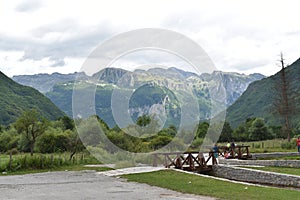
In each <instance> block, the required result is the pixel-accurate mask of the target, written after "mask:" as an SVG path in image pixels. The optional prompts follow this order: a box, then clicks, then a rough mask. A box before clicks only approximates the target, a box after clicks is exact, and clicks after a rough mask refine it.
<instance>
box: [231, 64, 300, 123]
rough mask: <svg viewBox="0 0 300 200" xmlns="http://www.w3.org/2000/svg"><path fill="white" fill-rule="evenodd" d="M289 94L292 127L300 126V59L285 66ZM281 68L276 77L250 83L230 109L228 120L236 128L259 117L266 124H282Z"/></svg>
mask: <svg viewBox="0 0 300 200" xmlns="http://www.w3.org/2000/svg"><path fill="white" fill-rule="evenodd" d="M285 76H286V80H287V85H288V87H287V91H286V93H287V96H288V100H289V104H290V108H291V111H290V113H289V114H290V119H291V123H292V126H295V125H300V124H299V122H300V104H299V102H300V84H299V81H300V59H298V60H296V61H295V62H294V63H293V64H291V65H289V66H287V67H286V68H285ZM281 80H282V79H281V71H279V72H278V73H276V74H275V75H273V76H270V77H268V78H264V79H262V80H259V81H255V82H253V83H251V84H250V85H249V86H248V88H247V90H246V91H245V92H244V93H243V94H242V95H241V97H240V98H239V99H238V100H237V101H235V102H234V103H233V104H232V105H231V106H230V107H229V108H228V109H227V121H228V122H230V124H231V125H232V126H233V127H236V126H238V125H239V124H240V123H242V122H245V120H247V119H248V118H253V117H260V118H263V119H264V120H265V122H266V123H268V124H269V125H273V126H280V125H281V124H282V122H283V121H284V119H283V118H282V117H281V116H280V115H279V114H278V100H279V99H280V97H281V92H280V91H281V87H282V81H281Z"/></svg>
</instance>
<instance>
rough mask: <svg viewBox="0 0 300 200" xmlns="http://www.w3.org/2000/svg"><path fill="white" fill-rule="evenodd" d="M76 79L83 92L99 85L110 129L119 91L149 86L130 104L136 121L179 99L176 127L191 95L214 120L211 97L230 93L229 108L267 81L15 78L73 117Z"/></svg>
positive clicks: (173, 117) (173, 114) (155, 74)
mask: <svg viewBox="0 0 300 200" xmlns="http://www.w3.org/2000/svg"><path fill="white" fill-rule="evenodd" d="M76 76H79V77H77V78H78V80H80V82H77V83H76V84H80V85H81V88H82V89H85V88H87V87H90V86H91V85H93V84H97V90H96V94H95V97H96V113H97V115H99V116H100V117H101V118H103V119H104V121H106V123H107V124H108V125H109V126H114V125H115V121H114V118H113V116H112V110H111V95H112V92H113V90H114V89H115V88H119V89H121V90H123V91H128V90H135V89H137V88H139V87H141V86H143V85H145V87H142V89H139V90H138V92H139V93H137V92H135V93H134V94H135V95H136V96H139V97H140V98H132V101H131V102H130V106H131V107H130V108H129V113H130V115H131V116H132V118H133V120H135V119H136V118H137V117H138V116H141V115H143V114H147V113H149V111H150V110H151V107H152V106H153V105H157V106H158V105H162V103H163V99H164V98H165V97H166V95H167V94H168V95H170V96H174V97H177V99H176V98H173V99H172V102H171V104H170V108H172V109H171V110H170V113H169V115H170V118H168V119H167V121H169V123H176V122H178V120H180V108H179V107H180V106H179V105H178V104H179V99H180V98H181V99H183V98H185V100H184V102H185V103H184V104H188V103H189V101H190V99H187V96H188V94H187V91H190V92H192V93H193V94H194V96H196V98H197V101H198V103H199V106H200V108H199V112H200V115H201V116H200V118H201V119H208V118H210V117H211V107H212V105H213V104H216V102H214V101H211V98H210V97H211V95H213V94H214V93H216V94H217V93H220V89H224V92H225V93H226V99H224V102H225V104H226V107H227V106H230V105H231V104H232V103H233V102H234V101H236V99H237V98H239V97H240V95H241V94H242V93H243V92H244V91H245V90H246V88H247V87H248V85H249V84H250V83H251V82H253V81H257V80H260V79H262V78H264V76H263V75H261V74H251V75H244V74H239V73H230V72H221V71H215V72H213V73H211V74H208V73H205V74H201V75H197V74H195V73H192V72H187V71H183V70H181V69H177V68H174V67H171V68H168V69H163V68H152V69H149V70H135V71H134V72H131V71H127V70H124V69H119V68H105V69H102V70H101V71H99V72H98V73H95V74H94V75H92V76H87V75H85V74H84V73H83V72H80V73H73V74H58V73H54V74H51V75H49V74H37V75H21V76H14V77H13V79H14V80H15V81H17V82H19V83H21V84H25V85H30V86H32V87H34V88H36V89H39V90H40V91H41V92H43V93H44V94H45V95H46V96H47V97H48V98H50V99H51V100H52V101H53V102H54V103H55V104H56V105H57V106H58V107H59V108H60V109H61V110H63V111H64V112H65V113H67V114H68V115H69V116H72V107H71V106H72V92H73V87H74V80H75V78H76ZM150 86H151V87H150ZM149 91H150V92H149ZM170 92H173V93H174V95H171V93H170ZM222 94H224V93H222ZM224 96H225V94H224ZM133 97H134V95H133ZM178 98H179V99H178ZM221 98H224V97H221ZM220 111H221V110H220Z"/></svg>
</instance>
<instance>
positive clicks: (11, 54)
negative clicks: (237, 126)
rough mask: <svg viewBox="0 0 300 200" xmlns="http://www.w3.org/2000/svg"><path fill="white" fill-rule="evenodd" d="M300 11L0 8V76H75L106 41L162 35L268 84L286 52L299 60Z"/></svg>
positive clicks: (272, 4) (228, 5) (241, 5)
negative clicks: (143, 32) (173, 35)
mask: <svg viewBox="0 0 300 200" xmlns="http://www.w3.org/2000/svg"><path fill="white" fill-rule="evenodd" d="M298 4H299V3H298V1H297V0H294V1H292V0H290V1H289V0H284V1H283V0H278V1H255V0H251V1H248V0H245V1H240V0H226V1H224V0H219V1H217V0H215V1H211V0H210V1H201V0H195V1H194V0H190V1H182V0H181V1H177V0H163V1H161V0H151V1H143V0H126V1H122V0H119V1H116V0H109V1H91V0H84V1H74V0H72V1H71V0H70V1H69V0H45V1H41V0H24V1H19V0H14V1H4V0H0V71H2V72H3V73H5V74H7V75H8V76H13V75H21V74H37V73H53V72H59V73H73V72H75V71H79V70H80V69H81V67H82V65H83V63H84V62H85V60H86V59H87V57H88V56H89V55H90V54H91V53H92V52H93V50H95V49H96V47H97V46H99V45H101V44H102V43H103V42H104V41H107V40H109V39H110V38H112V37H114V36H116V35H118V34H121V33H124V32H128V31H132V30H135V29H141V28H160V29H167V30H171V31H176V32H178V33H180V34H183V35H185V36H186V37H188V38H190V39H192V40H193V41H195V42H196V43H197V44H198V45H199V46H201V47H202V48H203V49H204V51H205V52H206V53H207V54H208V56H209V57H210V58H211V60H212V61H213V63H214V65H215V67H216V68H217V69H218V70H222V71H228V72H238V73H245V74H250V73H262V74H264V75H266V76H269V75H272V74H275V73H276V72H277V71H279V70H280V67H279V62H278V60H279V55H280V52H283V55H284V58H285V62H286V64H292V63H293V62H294V61H295V60H297V59H298V58H299V57H300V51H299V49H300V25H299V19H300V12H299V5H298ZM146 54H147V53H144V54H143V53H141V52H139V53H137V54H136V55H135V56H134V55H131V56H129V57H130V59H129V58H128V59H127V60H126V59H124V60H123V62H119V64H120V65H121V66H120V67H124V68H126V66H128V67H130V65H134V64H137V63H138V62H139V60H141V59H143V55H146ZM151 56H152V57H151ZM151 56H148V57H147V56H145V58H146V57H147V58H149V62H157V64H160V63H159V61H160V59H161V58H160V56H159V55H156V54H155V53H154V54H151ZM135 62H136V63H135ZM142 63H143V64H144V63H145V60H144V61H143V62H142ZM169 65H172V63H169ZM170 67H172V66H170Z"/></svg>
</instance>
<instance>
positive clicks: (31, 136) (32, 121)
mask: <svg viewBox="0 0 300 200" xmlns="http://www.w3.org/2000/svg"><path fill="white" fill-rule="evenodd" d="M47 126H48V122H47V121H46V120H45V119H41V116H40V115H39V113H38V112H37V110H35V109H31V110H28V111H25V112H24V113H23V114H22V115H21V116H20V118H19V119H18V120H17V121H16V123H15V127H16V129H17V131H18V132H19V133H22V134H24V135H25V138H26V140H27V141H28V142H29V145H30V154H31V156H33V151H34V146H35V143H36V140H37V138H38V137H39V136H41V135H42V134H43V133H44V132H45V130H46V128H47Z"/></svg>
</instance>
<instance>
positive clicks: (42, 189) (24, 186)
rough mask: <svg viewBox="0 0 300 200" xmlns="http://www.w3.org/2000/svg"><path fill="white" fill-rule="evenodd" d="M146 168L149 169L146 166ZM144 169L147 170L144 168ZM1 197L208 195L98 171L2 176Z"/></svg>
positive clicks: (85, 198) (84, 198)
mask: <svg viewBox="0 0 300 200" xmlns="http://www.w3.org/2000/svg"><path fill="white" fill-rule="evenodd" d="M144 170H145V169H144ZM142 171H143V170H142ZM0 199H18V200H19V199H25V200H40V199H43V200H48V199H49V200H50V199H51V200H52V199H70V200H76V199H82V200H90V199H105V200H109V199H118V200H119V199H132V200H137V199H140V200H142V199H149V200H150V199H151V200H152V199H162V200H163V199H168V200H171V199H175V200H176V199H188V200H195V199H204V200H211V199H213V198H210V197H203V196H195V195H188V194H182V193H178V192H174V191H170V190H167V189H163V188H159V187H152V186H149V185H146V184H139V183H132V182H126V180H123V179H119V178H116V177H110V176H109V174H107V175H104V174H101V173H96V172H95V171H81V172H47V173H39V174H27V175H15V176H0Z"/></svg>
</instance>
